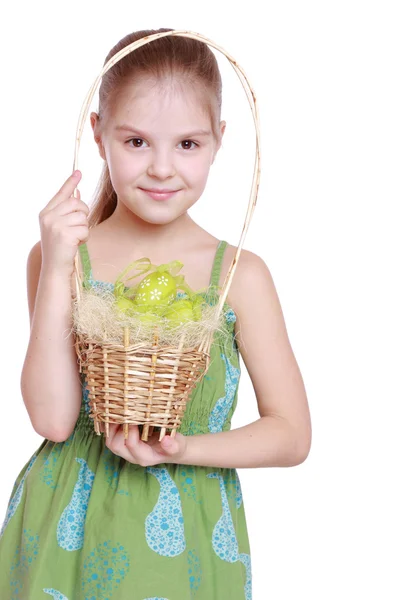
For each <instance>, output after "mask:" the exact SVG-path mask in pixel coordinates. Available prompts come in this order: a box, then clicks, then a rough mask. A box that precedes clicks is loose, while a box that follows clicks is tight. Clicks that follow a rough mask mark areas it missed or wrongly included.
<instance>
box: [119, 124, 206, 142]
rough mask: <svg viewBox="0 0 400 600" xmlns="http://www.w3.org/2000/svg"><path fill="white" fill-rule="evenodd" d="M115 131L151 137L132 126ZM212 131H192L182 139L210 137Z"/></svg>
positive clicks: (121, 126)
mask: <svg viewBox="0 0 400 600" xmlns="http://www.w3.org/2000/svg"><path fill="white" fill-rule="evenodd" d="M115 131H130V132H131V133H136V134H138V135H140V136H141V137H149V136H148V135H147V134H146V133H145V132H144V131H140V129H136V128H135V127H131V126H130V125H117V126H116V127H115ZM210 135H211V131H210V130H208V129H199V130H198V131H192V132H190V133H182V134H181V135H180V136H178V137H180V138H182V139H184V138H190V137H199V136H210Z"/></svg>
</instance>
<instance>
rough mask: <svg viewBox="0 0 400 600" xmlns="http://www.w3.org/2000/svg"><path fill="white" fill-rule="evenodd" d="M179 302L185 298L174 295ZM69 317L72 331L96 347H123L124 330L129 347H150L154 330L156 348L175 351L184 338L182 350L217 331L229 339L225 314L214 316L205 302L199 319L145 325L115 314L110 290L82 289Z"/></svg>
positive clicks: (137, 318)
mask: <svg viewBox="0 0 400 600" xmlns="http://www.w3.org/2000/svg"><path fill="white" fill-rule="evenodd" d="M205 294H206V295H207V292H205ZM181 298H187V294H185V293H181V292H178V294H177V297H176V299H181ZM172 306H173V304H172ZM72 316H73V331H74V332H75V333H77V334H82V335H84V336H85V338H86V339H88V340H90V341H91V342H93V343H99V344H105V343H107V344H121V345H123V344H124V339H126V329H128V331H129V340H130V343H131V344H139V343H140V344H143V345H149V344H150V345H151V344H152V343H153V340H154V332H155V330H157V337H158V343H159V345H160V346H169V347H178V346H179V345H180V344H181V342H182V337H183V335H184V342H183V348H195V347H198V346H200V344H201V343H202V341H203V340H204V339H205V338H206V337H207V336H211V335H212V334H213V333H214V332H217V331H218V332H219V333H220V334H221V336H222V337H227V336H228V335H229V334H228V332H227V330H226V327H225V326H224V325H225V312H224V311H221V312H220V313H219V314H218V305H217V304H214V305H210V304H208V302H207V301H206V299H204V300H203V302H202V303H201V319H199V320H197V321H195V320H189V321H186V322H182V323H171V321H170V320H169V319H167V318H165V317H163V316H158V315H157V316H156V315H154V320H151V321H150V320H149V321H146V320H145V318H144V317H146V314H145V315H143V314H133V315H132V314H131V315H129V314H125V313H124V312H122V311H120V310H118V308H117V306H116V298H115V295H114V292H113V291H112V290H109V289H106V288H105V289H99V288H94V287H90V288H86V289H85V288H84V289H82V292H81V297H80V299H79V301H77V300H75V301H74V303H73V307H72Z"/></svg>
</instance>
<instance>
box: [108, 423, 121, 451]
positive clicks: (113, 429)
mask: <svg viewBox="0 0 400 600" xmlns="http://www.w3.org/2000/svg"><path fill="white" fill-rule="evenodd" d="M118 427H119V425H118V423H109V425H108V437H107V438H105V440H106V446H107V447H108V448H110V446H112V445H113V442H114V440H115V436H116V434H117V430H118Z"/></svg>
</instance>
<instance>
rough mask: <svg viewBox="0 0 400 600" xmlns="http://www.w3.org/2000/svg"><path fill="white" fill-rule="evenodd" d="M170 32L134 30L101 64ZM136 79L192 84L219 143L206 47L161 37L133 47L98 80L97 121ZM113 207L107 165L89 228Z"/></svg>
mask: <svg viewBox="0 0 400 600" xmlns="http://www.w3.org/2000/svg"><path fill="white" fill-rule="evenodd" d="M166 31H173V29H157V30H155V29H146V30H142V31H134V32H133V33H129V34H128V35H126V36H125V37H124V38H122V39H121V40H120V41H119V42H118V43H117V44H116V45H115V46H114V47H113V48H112V49H111V50H110V52H109V53H108V55H107V57H106V59H105V61H104V64H106V63H107V62H108V61H109V59H110V58H111V57H112V56H114V55H115V54H116V53H117V52H119V51H120V50H121V49H122V48H125V47H126V46H128V45H129V44H131V43H132V42H135V41H136V40H139V39H141V38H143V37H145V36H149V35H153V34H155V33H162V32H166ZM140 76H145V77H149V78H154V79H155V80H158V81H161V80H163V79H165V78H166V77H171V78H174V77H178V79H180V80H182V79H184V80H185V81H189V82H190V83H192V84H193V83H195V85H196V89H198V90H199V92H200V93H203V95H204V102H203V103H202V105H203V108H204V110H205V111H207V113H208V114H209V115H210V118H211V124H212V131H213V134H214V137H215V139H216V141H219V140H220V135H221V134H220V131H219V129H218V123H219V121H220V116H221V104H222V81H221V74H220V72H219V68H218V63H217V60H216V58H215V56H214V53H213V52H212V51H211V50H210V48H209V47H208V45H207V44H206V43H204V42H200V41H199V40H194V39H191V38H187V37H178V36H171V35H170V36H165V37H162V38H159V39H156V40H153V41H151V42H149V43H148V44H145V45H144V46H141V47H140V48H136V49H135V50H134V51H133V52H129V53H128V54H127V55H126V56H124V57H123V58H122V59H120V60H119V61H118V62H117V63H116V64H115V65H113V66H112V67H111V68H110V69H109V70H108V71H107V72H106V73H105V74H104V75H103V77H102V83H101V85H100V88H99V110H98V114H99V118H100V119H102V118H103V117H104V115H105V114H106V113H107V110H108V108H109V107H110V106H111V105H112V102H113V100H115V99H116V98H117V97H118V94H119V93H120V92H121V91H122V90H123V88H124V86H125V85H127V84H129V83H131V82H132V80H133V79H135V78H138V77H140ZM116 206H117V194H116V192H115V190H114V188H113V185H112V183H111V178H110V172H109V169H108V165H107V162H106V161H104V165H103V171H102V173H101V175H100V179H99V182H98V185H97V188H96V191H95V194H94V199H93V203H92V206H91V209H90V214H89V227H93V226H94V225H97V224H99V223H101V222H102V221H105V220H106V219H107V218H108V217H110V216H111V215H112V213H113V212H114V210H115V208H116Z"/></svg>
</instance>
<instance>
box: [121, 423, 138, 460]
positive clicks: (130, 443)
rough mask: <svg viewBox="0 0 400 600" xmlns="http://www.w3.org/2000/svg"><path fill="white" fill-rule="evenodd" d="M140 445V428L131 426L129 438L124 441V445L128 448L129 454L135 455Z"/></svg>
mask: <svg viewBox="0 0 400 600" xmlns="http://www.w3.org/2000/svg"><path fill="white" fill-rule="evenodd" d="M139 443H140V439H139V426H138V425H129V428H128V437H127V438H126V439H124V444H125V446H126V447H127V448H128V450H129V452H131V454H132V453H134V452H135V451H136V449H137V447H138V444H139Z"/></svg>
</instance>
